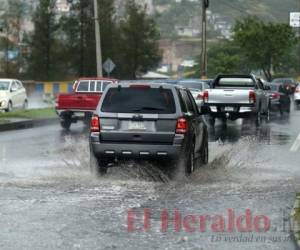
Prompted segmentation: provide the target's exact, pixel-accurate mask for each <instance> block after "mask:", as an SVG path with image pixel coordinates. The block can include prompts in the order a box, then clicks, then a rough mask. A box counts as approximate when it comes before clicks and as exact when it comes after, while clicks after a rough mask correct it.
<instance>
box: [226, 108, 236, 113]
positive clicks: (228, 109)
mask: <svg viewBox="0 0 300 250" xmlns="http://www.w3.org/2000/svg"><path fill="white" fill-rule="evenodd" d="M225 111H227V112H232V111H234V107H225Z"/></svg>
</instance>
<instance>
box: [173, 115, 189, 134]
mask: <svg viewBox="0 0 300 250" xmlns="http://www.w3.org/2000/svg"><path fill="white" fill-rule="evenodd" d="M187 131H188V122H187V120H186V119H185V118H179V119H178V120H177V124H176V134H186V132H187Z"/></svg>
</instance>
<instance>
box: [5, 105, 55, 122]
mask: <svg viewBox="0 0 300 250" xmlns="http://www.w3.org/2000/svg"><path fill="white" fill-rule="evenodd" d="M54 117H57V115H56V113H55V110H54V109H53V108H43V109H28V110H16V111H13V112H10V113H0V122H1V123H4V122H7V121H9V119H11V118H24V119H43V118H54Z"/></svg>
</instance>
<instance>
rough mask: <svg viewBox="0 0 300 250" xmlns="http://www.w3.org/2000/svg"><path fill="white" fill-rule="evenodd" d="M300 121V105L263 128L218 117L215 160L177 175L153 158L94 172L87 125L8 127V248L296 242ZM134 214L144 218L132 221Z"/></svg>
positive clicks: (206, 249) (2, 164)
mask: <svg viewBox="0 0 300 250" xmlns="http://www.w3.org/2000/svg"><path fill="white" fill-rule="evenodd" d="M298 124H300V111H293V112H292V113H291V115H290V117H288V116H286V117H283V118H280V117H275V118H274V117H273V121H272V122H271V123H269V124H266V123H264V124H263V125H262V126H261V128H259V129H257V128H255V126H254V125H253V124H252V123H249V122H241V121H237V122H230V123H229V124H228V126H227V128H224V127H223V126H222V125H221V124H217V125H216V128H215V130H211V131H210V163H209V165H208V166H206V167H204V168H201V169H197V171H196V172H195V173H194V174H193V176H192V177H190V178H176V179H175V180H174V179H172V180H170V179H169V177H168V176H169V173H168V171H167V170H165V171H159V170H158V169H157V168H155V167H153V166H152V165H151V164H150V163H146V162H139V163H129V164H126V165H124V164H121V166H118V167H115V168H112V169H110V170H109V173H108V175H107V176H106V177H105V178H96V177H94V176H93V175H92V174H91V173H90V171H89V166H88V162H89V153H88V143H87V138H88V135H87V130H86V129H85V128H84V127H83V126H81V125H76V126H74V127H72V130H71V132H64V131H63V130H62V129H61V128H60V127H59V125H52V126H46V127H41V128H34V129H27V130H20V131H12V132H5V133H0V156H1V157H0V185H1V188H0V197H1V198H0V225H1V227H0V249H2V250H6V249H203V250H218V249H220V250H221V249H222V250H225V249H228V250H229V249H257V250H258V249H261V250H266V249H278V250H283V249H284V250H289V249H295V245H294V243H293V241H292V240H291V238H290V231H289V222H288V214H289V212H290V210H291V207H292V205H293V201H294V198H295V193H296V192H297V191H299V190H300V181H299V180H300V164H299V162H300V149H299V147H300V136H299V133H300V127H299V125H298ZM130 209H132V210H130ZM145 209H146V210H145ZM247 209H248V210H247ZM128 211H133V213H134V215H135V213H136V212H140V213H141V216H140V217H138V218H136V217H133V220H130V219H129V224H128ZM144 211H148V212H149V213H150V217H149V220H146V225H144V224H143V219H144V218H148V217H147V216H146V217H145V216H143V212H144ZM176 211H178V213H180V214H181V222H180V219H179V217H177V220H176V221H177V223H178V225H179V224H180V225H181V226H182V227H181V228H177V229H178V232H177V231H176V227H175V224H174V221H172V220H173V217H174V216H173V215H174V214H175V212H176ZM166 212H167V213H168V215H169V217H168V219H169V220H168V221H166V220H165V221H164V222H167V223H168V224H167V225H168V228H166V227H164V228H163V229H164V230H162V228H161V227H162V222H161V218H160V217H161V214H164V213H165V214H164V215H166ZM230 212H232V213H234V217H235V218H234V219H233V221H234V229H233V230H230V229H229V224H230V223H231V222H230V219H229V218H228V214H229V213H230ZM246 213H248V215H249V213H251V217H252V218H250V219H251V224H252V225H251V228H248V230H247V232H240V231H241V229H242V226H243V225H244V224H243V223H246V222H245V220H244V221H243V220H241V221H240V222H241V223H240V225H239V226H240V227H238V226H237V224H238V217H239V216H240V215H245V214H246ZM188 216H189V217H188ZM259 216H260V217H259ZM187 217H188V218H187ZM204 217H205V218H209V219H207V221H204V222H203V221H202V224H201V225H202V226H200V222H199V218H204ZM129 218H131V217H130V216H129ZM192 218H196V221H194V222H193V223H192V222H191V221H188V219H190V220H192ZM220 218H221V219H222V218H223V220H217V219H220ZM248 218H249V217H248ZM255 218H258V219H257V221H256V222H255ZM185 219H187V222H186V224H184V223H183V220H185ZM231 219H232V218H231ZM259 219H260V220H259ZM264 219H265V220H264ZM131 222H132V224H131ZM179 222H180V223H179ZM258 222H259V223H258ZM267 222H269V225H268V223H267ZM147 223H148V224H147ZM222 223H223V224H224V225H223V227H222ZM128 225H129V228H128ZM164 225H165V224H164ZM203 225H204V226H205V227H204V226H203ZM144 226H146V229H147V230H146V231H145V230H144ZM147 226H148V227H147ZM188 226H190V227H188ZM267 226H269V227H270V228H269V229H268V228H267ZM137 227H138V228H141V229H142V230H141V231H137V230H133V231H130V232H129V231H128V229H136V228H137ZM257 228H259V229H266V230H265V231H266V232H256V229H257ZM189 229H194V230H189ZM231 229H232V228H231ZM190 231H193V232H190ZM219 231H224V232H219Z"/></svg>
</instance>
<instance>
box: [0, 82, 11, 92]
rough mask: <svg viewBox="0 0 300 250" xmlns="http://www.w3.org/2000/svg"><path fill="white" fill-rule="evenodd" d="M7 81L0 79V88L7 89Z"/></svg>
mask: <svg viewBox="0 0 300 250" xmlns="http://www.w3.org/2000/svg"><path fill="white" fill-rule="evenodd" d="M8 88H9V82H4V81H0V90H8Z"/></svg>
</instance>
